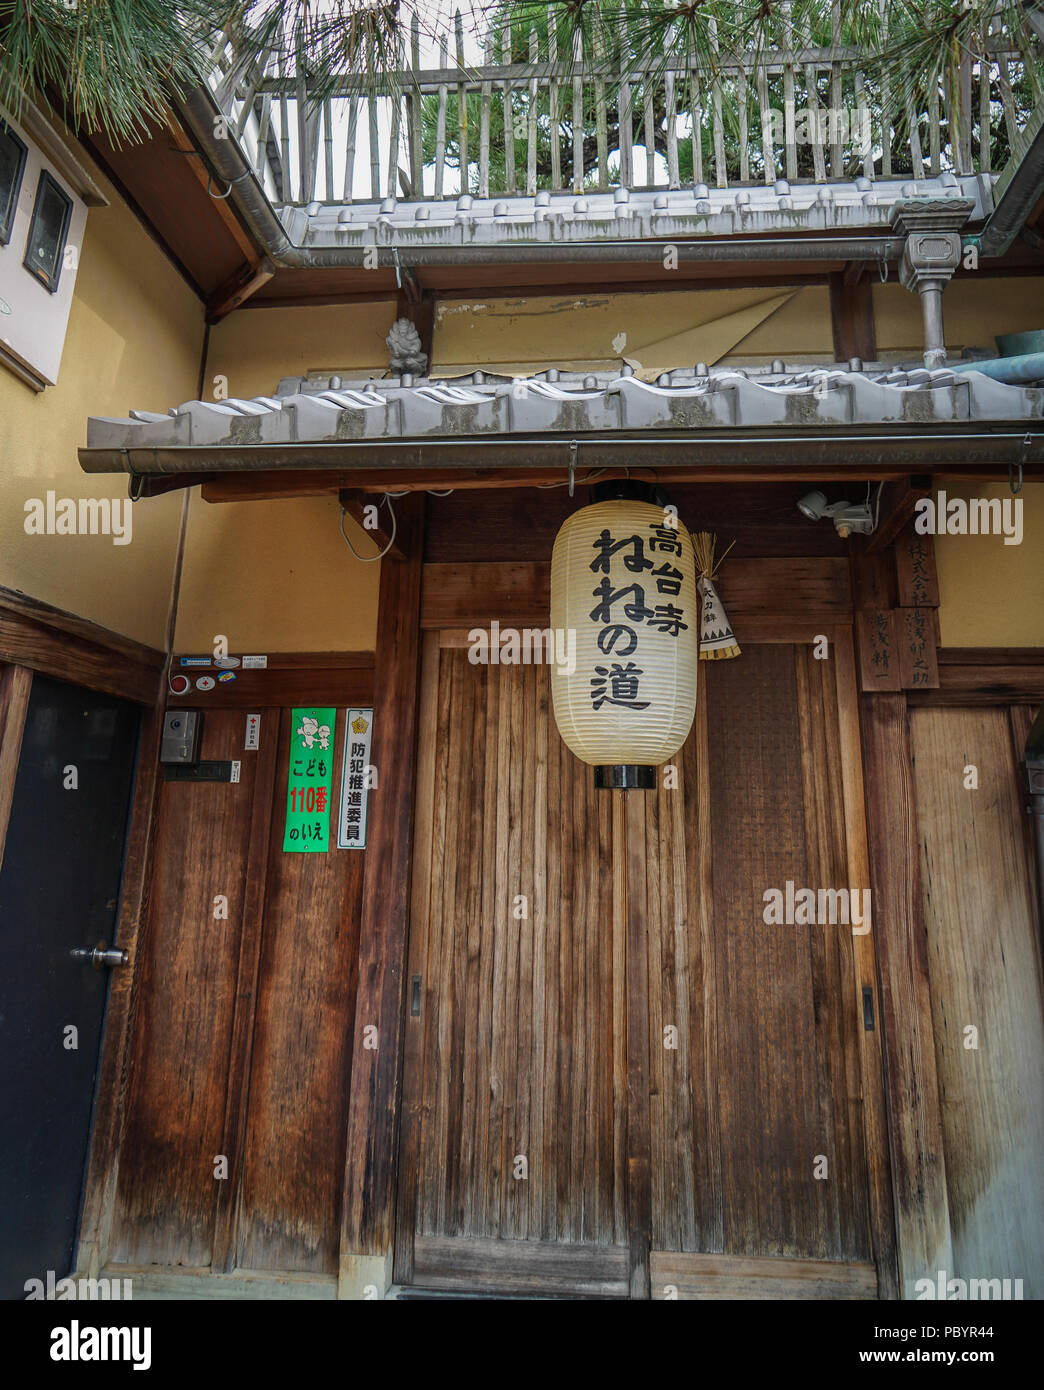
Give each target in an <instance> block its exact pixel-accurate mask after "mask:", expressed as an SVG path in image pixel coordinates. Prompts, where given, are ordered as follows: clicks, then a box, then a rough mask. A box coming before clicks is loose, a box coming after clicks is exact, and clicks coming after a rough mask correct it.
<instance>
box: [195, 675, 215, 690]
mask: <svg viewBox="0 0 1044 1390" xmlns="http://www.w3.org/2000/svg"><path fill="white" fill-rule="evenodd" d="M215 685H217V681H216V680H215V679H214V677H213V676H197V677H196V689H197V690H213V689H214V687H215Z"/></svg>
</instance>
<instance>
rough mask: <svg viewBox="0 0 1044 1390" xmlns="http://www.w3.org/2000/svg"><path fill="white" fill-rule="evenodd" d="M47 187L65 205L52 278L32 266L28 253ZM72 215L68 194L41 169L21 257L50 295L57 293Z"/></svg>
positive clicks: (25, 265)
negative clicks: (23, 252)
mask: <svg viewBox="0 0 1044 1390" xmlns="http://www.w3.org/2000/svg"><path fill="white" fill-rule="evenodd" d="M48 185H49V186H50V187H51V188H53V189H54V191H55V192H56V193H57V194H58V196H59V197H60V198H61V200H62V202H63V203H64V204H65V216H64V217H63V219H62V230H61V234H60V236H59V238H58V247H57V251H56V254H55V265H54V274H53V276H52V275H49V274H47V273H46V272H45V271H44V270H43V269H42V268H41V267H40V266H36V265H32V264H31V263H30V259H29V253H30V251H31V250H32V245H33V233H34V231H35V230H36V223H37V220H38V218H39V216H40V208H41V206H42V204H43V194H44V191H45V189H46V188H47V186H48ZM72 215H73V200H72V198H70V197H69V195H68V193H66V191H65V189H64V188H63V187H62V186H61V184H60V183H59V182H58V180H57V179H56V178H55V177H54V175H53V174H50V173H48V171H47V170H46V169H41V170H40V179H39V182H38V183H37V185H36V197H35V198H34V200H33V215H32V217H31V218H30V219H29V233H28V235H27V236H26V239H25V256H24V257H23V260H22V265H23V266H24V267H25V269H26V270H27V271H28V272H29V274H30V275H31V276H32V277H33V279H34V280H37V281H39V283H40V284H41V285H43V287H44V288H45V289H46V290H48V291H49V292H50V293H51V294H56V293H57V291H58V282H59V280H60V279H61V278H62V263H63V261H64V259H65V247H66V243H67V242H68V240H69V227H70V225H71V224H72Z"/></svg>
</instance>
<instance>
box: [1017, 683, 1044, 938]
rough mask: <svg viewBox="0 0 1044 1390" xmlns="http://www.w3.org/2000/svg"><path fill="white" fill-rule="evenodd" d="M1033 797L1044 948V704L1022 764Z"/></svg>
mask: <svg viewBox="0 0 1044 1390" xmlns="http://www.w3.org/2000/svg"><path fill="white" fill-rule="evenodd" d="M1022 767H1023V772H1024V773H1025V777H1026V791H1027V792H1028V794H1029V805H1028V806H1027V808H1026V809H1027V810H1028V812H1029V814H1030V815H1031V816H1032V817H1033V830H1034V842H1035V846H1036V851H1037V923H1038V926H1039V928H1040V934H1041V945H1042V946H1044V705H1041V707H1040V709H1039V710H1038V711H1037V717H1036V719H1035V720H1034V721H1033V727H1032V728H1031V729H1030V731H1029V737H1028V738H1027V739H1026V753H1025V758H1024V761H1023V764H1022Z"/></svg>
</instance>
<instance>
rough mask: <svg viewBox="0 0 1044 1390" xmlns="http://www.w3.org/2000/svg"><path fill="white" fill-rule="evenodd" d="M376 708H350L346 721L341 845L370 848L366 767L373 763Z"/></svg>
mask: <svg viewBox="0 0 1044 1390" xmlns="http://www.w3.org/2000/svg"><path fill="white" fill-rule="evenodd" d="M372 734H373V710H372V709H350V710H349V711H348V718H347V719H346V720H345V724H344V767H343V770H342V773H341V807H340V815H339V816H338V818H337V848H338V849H365V848H366V807H367V799H368V797H369V794H370V793H369V789H368V787H367V785H366V784H367V780H368V779H367V775H366V769H367V768H368V767H369V765H370V738H371V736H372Z"/></svg>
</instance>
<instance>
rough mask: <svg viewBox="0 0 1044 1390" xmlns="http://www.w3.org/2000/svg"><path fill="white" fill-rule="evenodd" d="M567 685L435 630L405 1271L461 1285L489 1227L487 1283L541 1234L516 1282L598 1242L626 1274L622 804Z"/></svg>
mask: <svg viewBox="0 0 1044 1390" xmlns="http://www.w3.org/2000/svg"><path fill="white" fill-rule="evenodd" d="M549 694H550V689H549V683H548V679H547V672H546V669H545V668H541V667H531V666H518V667H485V666H481V665H472V664H471V663H470V662H469V661H468V654H467V652H466V651H465V650H462V649H460V648H452V647H443V648H441V650H440V647H439V634H437V633H433V634H430V635H429V636H428V637H427V638H426V647H425V655H424V678H423V691H422V711H421V721H422V722H421V759H420V768H419V782H420V785H419V788H418V792H419V796H418V803H419V810H418V839H417V849H416V854H417V863H416V868H415V874H414V889H415V891H414V902H413V908H414V910H413V923H414V929H413V930H412V932H411V951H410V964H409V971H410V976H411V980H410V983H409V987H408V990H407V994H408V997H409V1005H408V1014H407V1024H408V1027H407V1053H406V1056H407V1061H406V1086H405V1095H404V1104H405V1111H406V1115H407V1119H406V1123H405V1125H404V1142H403V1150H402V1165H401V1170H400V1194H401V1196H402V1202H403V1205H402V1209H401V1213H400V1215H401V1220H400V1232H401V1233H402V1235H403V1237H404V1238H403V1239H400V1241H399V1242H397V1258H398V1265H399V1274H398V1277H400V1278H408V1277H412V1273H411V1266H412V1263H413V1259H414V1256H416V1259H417V1263H418V1267H419V1269H418V1272H419V1271H421V1270H423V1275H422V1276H421V1277H423V1280H424V1282H427V1283H432V1282H434V1283H442V1282H448V1283H452V1282H454V1281H455V1278H456V1275H455V1270H454V1259H452V1258H450V1256H449V1254H448V1253H447V1250H446V1247H445V1245H444V1243H440V1242H444V1241H445V1240H446V1239H447V1238H448V1239H458V1240H463V1241H467V1242H469V1243H472V1249H471V1256H472V1259H471V1263H470V1265H468V1262H467V1260H464V1264H465V1266H467V1267H468V1268H469V1269H470V1274H467V1275H466V1276H464V1277H465V1278H470V1279H471V1281H472V1282H473V1283H474V1282H475V1281H476V1278H477V1276H476V1273H475V1268H474V1264H475V1260H476V1259H478V1258H479V1256H480V1255H481V1254H482V1252H483V1251H484V1250H485V1249H486V1247H487V1246H488V1242H490V1241H511V1242H527V1246H526V1249H525V1251H523V1250H521V1249H519V1250H518V1252H517V1254H518V1259H517V1261H515V1262H512V1260H511V1258H510V1254H504V1252H500V1256H499V1259H498V1265H497V1268H498V1271H499V1272H498V1275H497V1278H498V1281H499V1282H501V1283H503V1281H504V1280H507V1281H508V1282H509V1283H512V1284H513V1285H515V1286H518V1284H519V1282H520V1281H521V1283H522V1284H523V1285H524V1284H525V1281H526V1280H527V1279H528V1278H530V1277H543V1276H544V1275H547V1274H548V1273H549V1271H548V1268H547V1260H553V1259H554V1258H555V1254H556V1251H557V1252H558V1253H561V1254H564V1252H565V1249H566V1248H569V1247H573V1246H578V1245H586V1246H595V1247H601V1248H602V1249H603V1250H605V1251H606V1252H607V1255H608V1257H609V1258H608V1260H607V1262H605V1263H604V1264H601V1265H600V1264H599V1263H598V1261H597V1260H596V1261H595V1262H594V1264H593V1265H591V1264H590V1262H589V1264H588V1266H585V1268H587V1269H588V1271H589V1273H588V1276H587V1277H589V1281H590V1282H592V1283H593V1284H594V1285H596V1286H598V1287H602V1286H603V1285H604V1286H606V1287H605V1291H611V1289H610V1288H609V1286H612V1287H613V1288H615V1289H616V1291H622V1289H623V1288H624V1287H625V1286H626V1285H625V1279H626V1260H624V1263H623V1267H622V1275H621V1273H620V1268H621V1267H620V1258H619V1257H620V1252H619V1249H618V1247H620V1246H621V1245H622V1244H623V1242H624V1239H625V1233H624V1230H623V1219H624V1218H623V1183H622V1177H621V1166H622V1155H623V1148H622V1135H621V1132H620V1122H621V1119H622V1104H623V1087H625V1085H626V1076H625V1072H624V1063H623V1054H622V1046H623V1043H622V1033H623V1027H622V1009H623V1001H622V992H621V991H622V954H621V953H622V949H623V944H622V936H621V934H620V929H619V926H618V925H617V926H615V927H614V918H613V891H612V855H611V824H610V805H609V800H608V798H605V797H602V798H599V797H598V796H597V795H596V793H595V791H594V789H593V786H592V784H591V778H590V776H588V775H586V773H587V770H586V769H585V768H583V767H582V766H581V765H580V764H579V763H578V762H577V760H576V759H575V758H573V756H572V754H570V753H569V751H568V750H567V749H566V748H565V747H564V745H563V744H562V742H561V739H560V738H559V737H558V733H557V731H556V729H555V727H554V722H553V719H552V717H551V714H550V706H549ZM418 977H419V979H418ZM414 1238H415V1240H416V1249H414ZM624 1253H625V1252H624ZM461 1259H462V1260H463V1259H464V1257H463V1255H461ZM533 1270H536V1271H538V1275H537V1276H533ZM591 1270H593V1271H594V1272H593V1273H590V1271H591ZM621 1278H622V1279H623V1281H624V1282H623V1283H622V1284H621V1282H620V1280H621Z"/></svg>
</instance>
